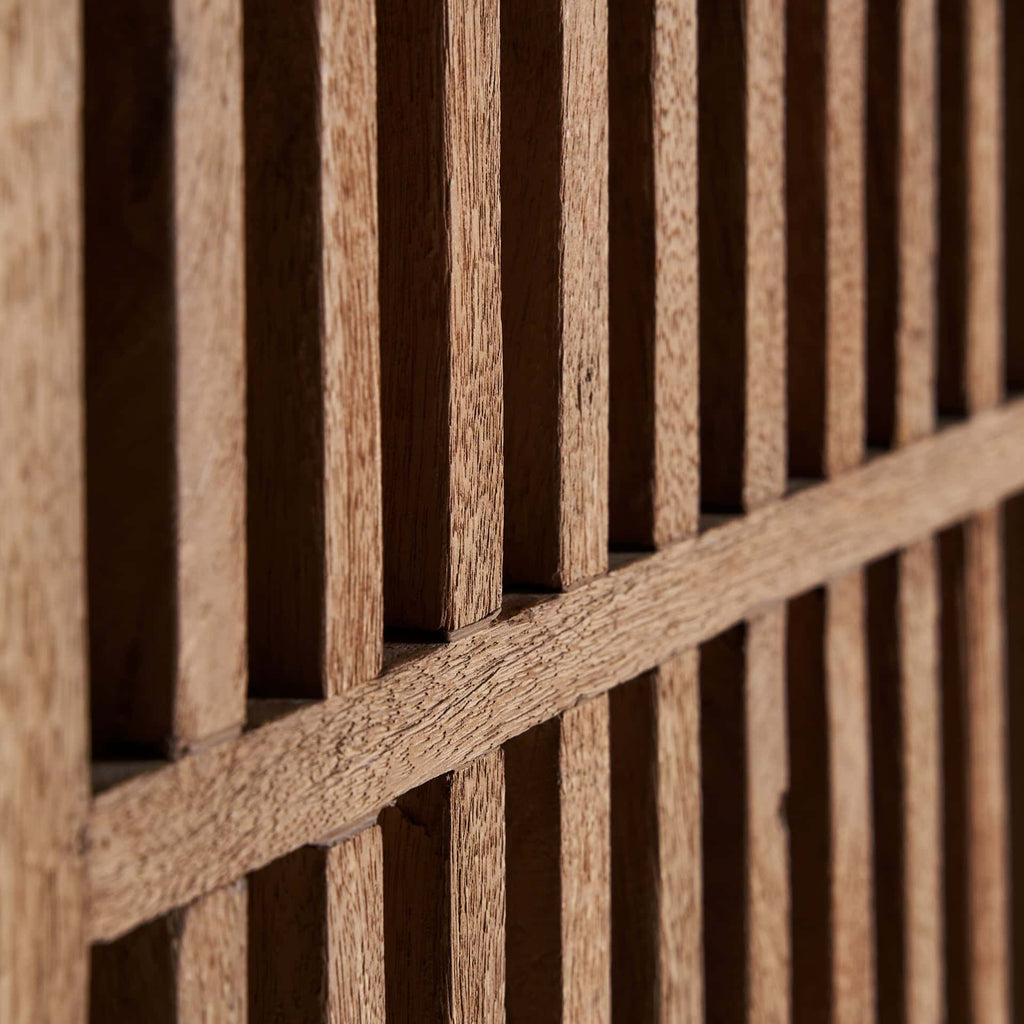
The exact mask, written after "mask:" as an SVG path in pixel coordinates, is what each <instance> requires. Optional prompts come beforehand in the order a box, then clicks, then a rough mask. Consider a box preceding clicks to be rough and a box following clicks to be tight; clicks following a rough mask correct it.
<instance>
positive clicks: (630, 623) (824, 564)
mask: <svg viewBox="0 0 1024 1024" xmlns="http://www.w3.org/2000/svg"><path fill="white" fill-rule="evenodd" d="M1021 444H1024V405H1019V404H1018V403H1016V402H1011V403H1009V404H1008V405H1006V406H1005V407H1003V408H1001V409H997V410H992V411H989V412H985V413H980V414H978V415H977V416H975V417H974V418H973V419H972V420H971V421H970V423H968V424H965V425H961V426H955V427H950V428H948V429H946V430H944V431H943V432H942V433H941V434H939V435H938V436H936V437H934V438H928V439H925V440H922V441H919V442H915V443H914V444H912V445H908V446H906V447H905V448H903V449H900V450H899V451H896V452H894V453H892V454H889V455H886V456H884V457H881V458H878V459H875V460H872V461H871V462H869V463H868V465H867V466H865V467H863V468H861V469H857V470H853V471H851V472H850V473H849V474H844V475H843V476H842V477H840V478H837V479H835V480H833V481H830V482H828V483H826V484H822V485H819V486H817V487H811V488H806V489H803V490H801V491H799V492H797V493H796V494H794V495H792V496H791V497H789V498H787V499H786V500H785V501H781V502H778V503H776V504H774V505H771V506H768V507H766V508H763V509H760V510H757V511H755V512H752V513H750V514H749V515H747V516H746V517H744V518H742V519H740V520H737V521H735V522H732V523H729V524H727V525H722V526H719V527H717V528H715V529H712V530H709V531H708V532H707V533H705V534H703V535H702V536H701V537H699V538H697V539H695V540H692V541H685V542H682V543H680V544H677V545H673V546H671V547H669V548H666V549H665V550H664V551H662V552H659V553H657V554H653V555H650V556H647V557H643V558H638V559H635V560H633V561H631V562H629V563H628V564H626V565H624V566H622V567H620V568H618V569H616V570H615V571H613V572H611V573H610V574H608V575H607V576H605V577H601V578H600V579H597V580H594V581H593V582H591V583H588V584H587V585H586V586H585V587H581V588H579V589H578V590H576V591H573V592H570V593H569V594H565V595H559V596H549V597H547V598H544V599H533V600H524V599H523V598H522V596H521V595H519V596H518V600H510V602H509V605H508V611H507V613H506V614H505V615H504V616H503V617H501V618H500V619H499V620H498V621H497V622H496V623H494V624H493V625H492V626H490V627H488V628H486V629H484V630H481V631H479V632H477V633H475V634H474V635H472V636H469V637H466V638H465V639H463V640H461V641H459V642H458V643H454V644H448V645H444V646H440V647H428V648H426V649H423V650H422V652H421V653H419V654H418V656H417V652H416V651H415V650H414V651H408V650H405V651H404V652H403V655H402V657H403V658H404V660H401V659H399V660H398V662H397V663H396V664H395V665H394V666H393V667H392V668H390V669H389V670H388V672H387V673H385V675H384V677H383V679H381V680H377V681H374V682H372V683H366V684H363V685H362V686H358V687H355V688H353V689H352V690H351V691H349V692H348V693H346V694H344V695H342V696H340V697H336V698H332V699H331V700H328V701H325V702H323V703H320V704H316V705H314V706H312V707H307V708H305V709H303V710H300V711H296V712H294V713H293V714H288V715H285V716H284V717H282V718H279V719H277V720H275V721H273V722H271V723H269V724H267V725H265V726H263V727H261V728H259V729H256V730H254V731H253V732H251V733H248V734H246V735H245V736H243V737H242V738H241V739H239V740H237V741H233V742H231V743H228V744H225V745H222V746H220V747H217V748H213V749H211V750H208V751H202V752H199V753H197V754H195V755H194V756H190V757H188V758H185V759H184V760H183V761H182V762H180V763H179V764H176V765H172V766H169V767H167V768H162V769H160V770H159V771H156V772H152V773H149V774H147V775H144V776H141V777H139V778H135V779H132V780H131V781H129V782H126V783H124V784H123V785H121V786H118V787H116V788H115V789H112V790H109V791H107V792H106V793H103V794H101V795H100V796H99V797H98V798H97V800H96V801H95V803H94V807H93V811H92V815H91V819H90V826H89V830H88V846H87V849H88V855H87V859H88V868H89V875H90V887H91V892H92V915H91V922H90V923H91V931H92V934H93V935H94V937H96V938H111V937H113V936H115V935H117V934H119V933H121V932H123V931H125V930H127V929H128V928H130V927H132V925H133V924H137V923H138V922H140V921H143V920H146V919H147V918H149V917H153V916H155V915H157V914H159V913H161V912H162V911H164V910H166V909H168V908H170V907H172V906H174V905H176V904H180V903H184V902H186V901H187V900H189V899H192V898H194V897H195V896H197V895H199V894H200V893H202V892H205V891H209V890H210V889H213V888H217V887H218V886H220V885H223V884H225V883H226V882H228V881H230V880H231V879H233V878H234V877H237V876H238V875H239V874H241V873H243V872H245V871H248V870H252V869H254V868H256V867H259V866H260V865H262V864H265V863H267V862H268V861H270V860H272V859H274V858H275V857H279V856H281V855H283V854H285V853H287V852H288V851H290V850H292V849H295V848H297V847H298V846H300V845H302V844H303V843H306V842H309V841H312V840H313V839H315V838H316V837H318V836H322V835H323V834H325V833H326V832H328V831H332V830H339V831H344V830H346V829H351V828H353V827H355V826H356V825H357V824H358V823H360V822H363V821H365V820H367V818H369V817H372V815H374V814H375V813H376V811H377V809H378V808H379V807H381V806H382V805H384V804H386V803H387V802H389V801H390V800H392V799H394V798H395V797H396V796H397V795H399V794H400V793H403V792H406V791H407V790H409V789H410V788H412V787H415V786H417V785H419V784H421V783H423V782H425V781H426V780H428V779H430V778H434V777H436V776H437V775H438V773H440V772H444V771H450V770H452V769H454V768H456V767H458V766H459V765H461V764H464V763H466V762H467V761H469V760H471V759H473V758H474V757H476V756H479V755H480V754H483V753H485V752H487V751H488V750H493V749H494V748H496V747H497V746H499V745H500V744H501V743H503V742H505V741H506V740H508V739H509V738H511V737H512V736H516V735H518V734H519V733H521V732H524V731H526V730H527V729H529V728H531V727H532V726H534V725H537V724H538V723H540V722H543V721H546V720H548V719H550V718H552V717H554V716H555V715H557V714H559V713H560V712H562V711H564V710H565V709H566V708H568V707H571V706H572V705H573V704H575V703H576V702H577V701H578V700H580V699H584V698H586V697H591V696H596V695H597V694H600V693H603V692H605V691H606V690H607V689H608V688H609V687H611V686H613V685H615V684H616V683H619V682H624V681H626V680H628V679H632V678H634V677H636V676H637V675H639V674H641V673H642V672H645V671H648V670H650V669H651V668H653V667H655V666H656V665H659V664H663V663H665V662H666V661H669V660H671V658H673V657H674V656H676V655H678V654H680V653H682V652H683V651H685V650H687V649H688V648H690V647H693V646H694V645H695V644H698V643H700V642H702V641H703V640H705V639H708V638H709V637H711V636H715V635H717V634H718V633H719V632H721V631H722V630H723V629H726V628H728V626H729V625H731V624H733V623H735V622H738V621H740V620H742V619H743V618H745V617H746V616H749V615H751V614H753V613H754V612H755V611H756V610H757V609H758V608H759V607H760V606H761V605H763V604H766V603H770V602H775V601H779V600H785V599H787V598H789V597H791V596H793V595H795V594H800V593H803V592H804V591H805V590H807V589H808V588H810V587H814V586H817V585H820V584H821V583H822V582H823V581H824V580H826V579H829V578H831V577H834V576H838V575H841V574H843V573H844V572H847V571H849V570H851V569H854V568H856V567H857V566H859V565H862V564H864V563H865V562H868V561H871V560H873V559H875V558H878V557H881V556H882V555H884V554H886V553H887V552H891V551H894V550H897V549H899V548H901V547H906V546H908V545H909V544H911V543H913V542H914V541H916V540H919V539H920V538H922V537H925V536H927V535H929V534H931V533H934V532H935V531H937V530H939V529H942V528H943V527H945V526H947V525H949V524H950V523H953V522H956V521H959V520H960V519H963V518H965V517H966V516H968V515H969V514H970V513H971V511H972V510H974V509H976V508H978V507H979V506H981V507H987V506H989V505H992V504H994V503H996V502H998V501H1000V500H1002V499H1003V498H1004V497H1005V496H1006V495H1007V494H1009V493H1013V492H1014V491H1016V490H1019V489H1020V488H1022V487H1024V466H1022V465H1021V461H1020V460H1019V459H1018V458H1017V452H1018V451H1019V449H1020V446H1021ZM922 493H927V494H928V495H929V496H930V500H929V501H928V502H920V501H918V500H917V498H918V497H919V496H920V495H921V494H922ZM396 653H397V652H396Z"/></svg>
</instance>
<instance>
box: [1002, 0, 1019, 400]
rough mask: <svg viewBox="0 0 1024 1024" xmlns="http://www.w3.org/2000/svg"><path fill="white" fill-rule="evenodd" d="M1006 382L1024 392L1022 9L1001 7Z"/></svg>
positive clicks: (1016, 5)
mask: <svg viewBox="0 0 1024 1024" xmlns="http://www.w3.org/2000/svg"><path fill="white" fill-rule="evenodd" d="M1003 82H1004V86H1003V102H1004V104H1005V107H1004V110H1003V132H1004V137H1003V146H1004V147H1005V148H1004V158H1005V166H1004V174H1005V175H1006V178H1005V181H1004V202H1005V210H1004V233H1003V244H1004V245H1005V246H1006V263H1005V268H1004V269H1005V274H1006V284H1005V288H1006V383H1007V386H1008V387H1009V388H1010V389H1012V390H1014V391H1018V390H1020V389H1021V388H1024V290H1022V289H1021V288H1019V287H1018V282H1019V281H1021V280H1024V6H1021V4H1004V5H1003Z"/></svg>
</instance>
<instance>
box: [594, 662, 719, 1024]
mask: <svg viewBox="0 0 1024 1024" xmlns="http://www.w3.org/2000/svg"><path fill="white" fill-rule="evenodd" d="M697 676H698V661H697V652H696V650H691V651H687V652H686V653H685V654H683V655H681V656H680V657H678V658H676V659H674V660H673V661H671V662H668V663H667V664H666V665H663V666H661V667H660V668H659V669H657V670H656V671H655V672H651V673H648V674H647V675H644V676H641V677H640V678H639V679H636V680H633V681H631V682H629V683H626V684H624V685H623V686H618V687H616V688H615V689H613V690H612V691H611V692H610V693H609V695H608V699H609V710H610V717H611V770H612V812H611V813H612V818H611V820H612V1018H613V1019H614V1020H633V1021H637V1022H638V1024H639V1022H643V1021H660V1020H666V1021H668V1020H697V1019H700V1018H702V1017H703V1013H704V985H703V978H704V969H703V936H702V927H701V898H702V885H701V791H700V722H699V692H698V678H697Z"/></svg>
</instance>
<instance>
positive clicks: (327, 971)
mask: <svg viewBox="0 0 1024 1024" xmlns="http://www.w3.org/2000/svg"><path fill="white" fill-rule="evenodd" d="M250 890H251V894H252V895H251V905H252V908H253V909H252V926H251V933H252V935H253V936H254V938H253V946H252V950H251V952H250V956H249V987H250V991H251V992H252V1001H251V1006H250V1019H251V1020H252V1021H253V1022H254V1024H257V1022H259V1021H264V1020H266V1021H273V1020H304V1021H322V1022H324V1024H327V1022H330V1024H342V1022H348V1021H359V1022H366V1024H370V1022H374V1021H379V1022H383V1020H384V927H383V911H384V904H383V891H384V890H383V876H382V852H381V835H380V829H379V828H376V827H371V828H368V829H365V830H364V831H362V832H360V833H359V834H358V835H356V836H354V837H352V838H350V839H347V840H346V841H345V842H343V843H339V844H338V845H336V846H329V847H314V846H307V847H303V848H302V849H300V850H297V851H295V852H294V853H292V854H289V855H288V856H287V857H284V858H282V859H281V860H278V861H275V862H274V863H273V864H271V865H269V866H268V867H266V868H264V869H263V870H262V871H259V872H257V873H256V874H255V875H253V877H252V879H251V881H250Z"/></svg>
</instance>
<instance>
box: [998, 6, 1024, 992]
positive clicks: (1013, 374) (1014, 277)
mask: <svg viewBox="0 0 1024 1024" xmlns="http://www.w3.org/2000/svg"><path fill="white" fill-rule="evenodd" d="M1002 60H1003V83H1004V84H1003V103H1004V104H1005V106H1004V108H1003V132H1004V136H1003V156H1004V168H1003V172H1004V174H1005V179H1004V181H1003V202H1004V211H1003V216H1004V232H1003V244H1004V245H1005V247H1006V252H1005V259H1006V262H1005V264H1004V265H1003V273H1004V274H1005V280H1004V285H1003V286H1004V289H1005V292H1006V295H1005V298H1006V324H1005V328H1004V329H1005V337H1006V383H1007V387H1008V388H1010V389H1012V390H1014V391H1019V390H1020V389H1021V388H1022V387H1024V290H1022V289H1020V288H1018V287H1016V285H1015V282H1017V281H1020V280H1021V277H1022V275H1024V230H1022V229H1024V105H1022V104H1024V7H1022V6H1021V5H1020V4H1004V5H1003V54H1002ZM1017 973H1018V974H1019V972H1017Z"/></svg>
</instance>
